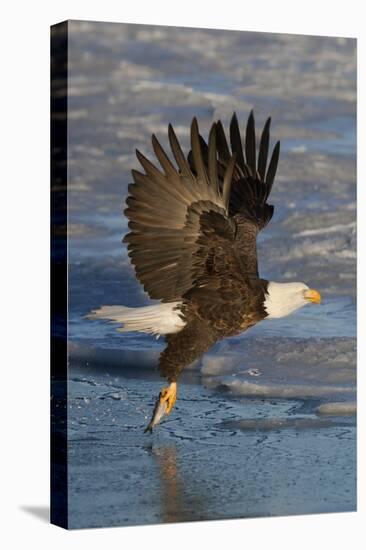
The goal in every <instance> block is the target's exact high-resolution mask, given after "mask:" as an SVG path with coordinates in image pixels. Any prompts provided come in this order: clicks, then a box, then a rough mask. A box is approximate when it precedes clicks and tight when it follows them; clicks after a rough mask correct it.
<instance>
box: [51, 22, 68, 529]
mask: <svg viewBox="0 0 366 550" xmlns="http://www.w3.org/2000/svg"><path fill="white" fill-rule="evenodd" d="M67 33H68V24H67V22H64V23H59V24H58V25H54V26H52V27H51V523H54V524H56V525H59V526H60V527H65V528H67V525H68V521H67V509H68V498H67V493H68V487H67V62H68V56H67V45H68V35H67Z"/></svg>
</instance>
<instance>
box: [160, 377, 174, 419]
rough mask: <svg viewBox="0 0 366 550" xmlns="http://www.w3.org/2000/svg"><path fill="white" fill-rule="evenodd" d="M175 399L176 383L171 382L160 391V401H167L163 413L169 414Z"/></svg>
mask: <svg viewBox="0 0 366 550" xmlns="http://www.w3.org/2000/svg"><path fill="white" fill-rule="evenodd" d="M176 400H177V383H176V382H172V383H171V384H170V386H169V387H168V388H163V389H162V390H161V392H160V403H164V402H165V401H167V402H168V406H167V409H166V413H165V414H167V415H168V414H170V413H171V412H172V409H173V407H174V404H175V402H176Z"/></svg>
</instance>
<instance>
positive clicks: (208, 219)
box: [93, 113, 320, 427]
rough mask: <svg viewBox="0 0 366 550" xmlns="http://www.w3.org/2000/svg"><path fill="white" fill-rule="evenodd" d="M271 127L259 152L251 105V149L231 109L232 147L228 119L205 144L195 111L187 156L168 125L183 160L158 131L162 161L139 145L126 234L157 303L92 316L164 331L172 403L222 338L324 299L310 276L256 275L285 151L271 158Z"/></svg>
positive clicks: (164, 368) (163, 367)
mask: <svg viewBox="0 0 366 550" xmlns="http://www.w3.org/2000/svg"><path fill="white" fill-rule="evenodd" d="M269 127H270V119H268V120H267V122H266V124H265V126H264V129H263V132H262V136H261V139H260V143H259V151H258V159H257V158H256V156H257V153H256V139H255V130H254V117H253V113H251V114H250V116H249V118H248V123H247V128H246V136H245V145H244V148H243V147H242V142H241V137H240V133H239V127H238V123H237V119H236V116H235V115H234V116H233V118H232V120H231V124H230V143H231V150H230V148H229V145H228V143H227V140H226V137H225V133H224V130H223V127H222V124H221V122H217V123H214V124H213V125H212V127H211V130H210V134H209V139H208V144H206V142H205V141H204V140H203V138H202V137H201V136H200V134H199V130H198V125H197V121H196V119H193V122H192V126H191V151H190V152H189V154H188V156H187V157H185V155H184V153H183V152H182V149H181V147H180V145H179V142H178V140H177V137H176V135H175V133H174V131H173V128H172V127H171V126H169V141H170V146H171V149H172V153H173V156H174V159H175V161H176V165H177V166H174V165H173V163H172V162H171V161H170V160H169V158H168V156H167V155H166V153H165V152H164V150H163V149H162V147H161V145H160V144H159V142H158V141H157V139H156V137H155V136H153V138H152V144H153V149H154V152H155V155H156V157H157V159H158V161H159V162H160V165H161V169H159V170H158V169H157V168H156V167H155V166H154V165H153V164H152V163H151V162H150V161H149V160H148V159H147V158H146V157H144V156H143V155H142V154H141V153H140V152H139V151H137V152H136V154H137V158H138V160H139V161H140V163H141V165H142V167H143V168H144V172H145V173H141V172H138V171H136V170H132V175H133V179H134V183H133V184H131V185H130V186H129V196H128V198H127V205H128V207H127V209H126V211H125V213H126V215H127V217H128V219H129V228H130V230H131V231H130V233H128V235H126V237H125V239H124V241H125V242H126V243H127V244H128V251H129V256H130V258H131V262H132V264H133V265H134V267H135V271H136V276H137V278H138V279H139V281H140V282H141V283H142V285H143V286H144V289H145V290H146V291H147V293H148V294H149V296H150V298H152V299H155V300H159V301H160V304H155V305H151V306H146V307H144V308H126V307H123V306H103V307H102V308H101V309H99V310H97V311H96V312H94V314H93V316H94V317H99V318H105V319H110V320H112V321H114V322H118V323H120V324H122V325H123V326H122V328H121V329H120V330H121V331H131V330H138V331H142V332H148V333H152V334H156V335H157V336H159V335H164V336H165V338H166V342H167V347H166V348H165V350H164V351H163V352H162V353H161V355H160V359H159V368H160V372H161V375H162V376H164V377H165V378H166V379H167V380H168V381H169V382H170V387H171V388H172V390H171V392H170V391H169V389H168V390H164V392H166V393H164V392H163V393H162V394H161V395H160V401H161V402H164V401H166V400H169V399H171V401H172V403H170V406H169V409H168V411H167V412H170V410H171V408H172V406H173V404H174V401H175V393H176V380H177V377H178V375H179V373H180V372H181V371H182V369H183V368H184V367H185V366H187V365H189V364H190V363H192V362H193V361H195V360H196V359H198V358H199V357H200V356H201V355H202V354H203V353H205V352H206V351H207V350H208V349H209V348H210V347H211V346H212V345H213V344H214V343H215V342H217V341H218V340H221V339H223V338H227V337H229V336H235V335H237V334H240V333H242V332H244V331H246V330H247V329H248V328H250V327H252V326H254V325H255V324H256V323H258V322H259V321H262V320H263V319H265V318H273V317H282V316H284V315H287V314H289V313H291V312H292V311H295V310H296V309H298V308H299V307H302V306H303V305H305V304H306V303H307V302H309V301H311V302H316V303H319V301H320V296H319V294H318V293H317V292H316V291H313V290H310V289H309V288H308V287H307V286H306V285H305V284H304V283H274V282H269V281H267V280H264V279H261V278H260V277H259V272H258V264H257V245H256V240H257V235H258V232H259V231H260V230H261V229H263V228H264V227H265V226H266V225H267V223H268V222H269V221H270V219H271V217H272V215H273V206H272V205H269V204H268V202H267V200H268V197H269V194H270V192H271V188H272V185H273V181H274V177H275V174H276V170H277V164H278V158H279V142H278V143H277V144H276V146H275V147H274V150H273V153H272V156H271V159H270V162H269V163H268V165H267V160H268V149H269ZM173 394H174V395H173ZM160 414H161V413H160ZM153 420H154V419H153ZM153 425H154V421H152V423H151V427H152V426H153Z"/></svg>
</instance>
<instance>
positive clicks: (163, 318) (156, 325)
mask: <svg viewBox="0 0 366 550" xmlns="http://www.w3.org/2000/svg"><path fill="white" fill-rule="evenodd" d="M180 305H181V302H170V303H167V304H156V305H152V306H145V307H126V306H102V307H101V308H99V309H96V310H94V311H92V312H91V313H89V315H87V319H106V320H109V321H112V322H113V323H121V325H122V327H121V328H119V329H117V330H118V331H119V332H132V331H137V332H146V333H148V334H156V335H158V336H160V335H163V334H172V333H174V332H179V331H180V330H182V328H183V327H184V326H185V322H184V321H183V319H182V318H181V317H180V315H179V314H180V309H179V306H180Z"/></svg>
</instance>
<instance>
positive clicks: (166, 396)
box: [144, 382, 177, 433]
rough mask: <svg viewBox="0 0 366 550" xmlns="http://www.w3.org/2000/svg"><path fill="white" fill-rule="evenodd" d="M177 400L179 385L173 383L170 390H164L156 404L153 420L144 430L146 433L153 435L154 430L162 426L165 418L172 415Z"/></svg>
mask: <svg viewBox="0 0 366 550" xmlns="http://www.w3.org/2000/svg"><path fill="white" fill-rule="evenodd" d="M176 399H177V384H176V382H172V383H171V384H170V385H169V387H168V388H163V389H162V390H161V392H160V393H159V397H158V399H157V401H156V403H155V407H154V410H153V414H152V417H151V420H150V422H149V424H148V425H147V427H146V428H145V430H144V433H146V432H150V433H152V431H153V428H154V427H155V426H157V425H158V424H160V422H161V420H162V419H163V418H164V416H167V415H168V414H170V413H171V411H172V409H173V407H174V404H175V402H176Z"/></svg>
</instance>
